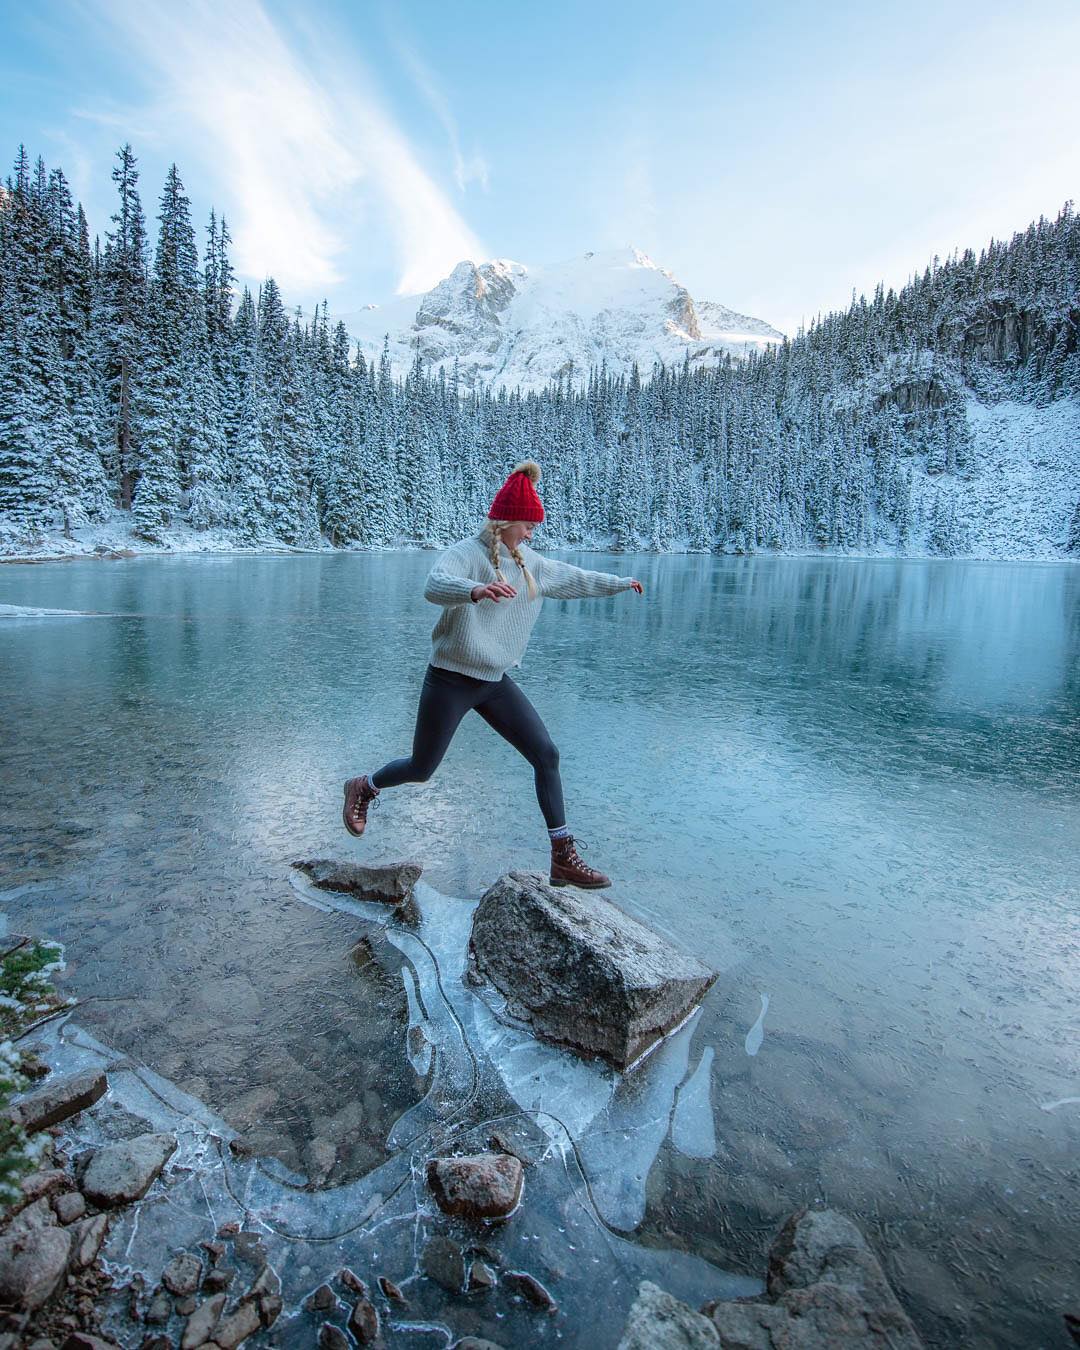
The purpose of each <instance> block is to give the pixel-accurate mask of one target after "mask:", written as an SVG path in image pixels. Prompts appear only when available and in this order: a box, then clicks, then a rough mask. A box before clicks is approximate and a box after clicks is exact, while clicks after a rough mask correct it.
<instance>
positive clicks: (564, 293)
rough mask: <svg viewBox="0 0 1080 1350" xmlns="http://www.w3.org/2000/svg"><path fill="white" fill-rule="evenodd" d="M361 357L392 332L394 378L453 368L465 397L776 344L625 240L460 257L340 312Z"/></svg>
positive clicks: (713, 358)
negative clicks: (411, 371)
mask: <svg viewBox="0 0 1080 1350" xmlns="http://www.w3.org/2000/svg"><path fill="white" fill-rule="evenodd" d="M336 317H337V318H338V319H340V320H341V322H342V323H344V324H345V327H346V329H347V330H348V332H349V334H350V336H351V337H352V339H353V341H354V342H355V343H356V344H358V345H359V347H360V350H361V351H362V352H363V353H364V355H365V357H366V358H367V359H369V360H378V359H379V358H380V356H381V354H382V351H383V343H384V337H386V336H387V335H388V337H389V356H390V364H391V370H392V372H393V373H394V374H395V375H397V374H403V373H404V372H405V370H407V369H408V368H409V367H410V366H411V365H412V364H413V363H414V361H415V359H416V357H417V355H419V357H420V359H421V361H422V362H423V365H424V367H425V369H426V370H427V371H428V373H438V370H439V369H440V367H441V368H443V369H444V370H445V372H446V374H447V375H448V376H449V375H451V374H452V371H453V366H454V361H455V359H456V361H457V366H458V378H459V381H460V385H461V387H462V388H463V389H465V390H470V389H474V388H477V387H479V386H480V385H489V386H495V387H499V386H507V387H509V388H514V387H517V386H520V387H521V388H522V390H523V391H526V392H528V391H531V390H539V389H542V388H544V387H546V386H547V385H548V384H549V383H550V382H551V381H552V380H558V379H562V378H567V379H570V380H571V381H573V382H575V383H577V384H584V383H585V382H586V381H587V379H588V373H589V370H590V368H592V367H597V366H600V365H601V364H603V365H606V367H607V369H608V370H609V371H610V372H611V373H612V374H615V375H618V374H626V375H628V374H629V373H630V370H631V369H632V367H633V366H634V365H635V364H636V365H637V366H638V369H639V372H640V373H641V376H642V378H643V379H647V378H648V376H649V375H650V373H651V371H652V367H653V364H654V362H658V361H659V362H663V363H664V364H666V365H672V364H681V363H682V361H683V360H684V359H686V358H689V361H690V364H691V366H694V365H703V364H704V365H715V364H718V363H719V362H721V361H722V360H723V359H724V357H725V356H729V355H730V356H732V357H734V358H736V359H744V358H745V357H746V356H747V355H748V354H749V353H750V352H751V351H761V350H763V349H764V348H765V347H766V346H768V345H769V344H772V343H779V342H782V341H783V340H784V334H783V333H781V332H780V331H779V330H778V329H776V328H774V327H772V325H770V324H768V323H766V322H765V320H763V319H758V318H754V317H752V316H750V315H745V314H740V313H739V312H738V311H736V310H733V309H731V308H729V307H728V306H726V305H721V304H719V303H717V302H715V301H709V300H698V301H695V300H694V298H693V297H692V296H691V294H690V292H689V290H688V289H687V288H686V287H685V286H683V285H682V284H681V283H680V282H679V281H678V279H677V278H676V277H675V275H674V274H673V273H672V272H671V271H670V270H669V269H667V268H663V267H659V266H658V265H657V264H656V263H655V262H654V261H653V260H652V259H651V258H650V257H649V256H648V254H646V253H644V252H643V251H642V250H641V249H638V248H635V247H634V246H633V245H627V246H626V247H624V248H616V249H608V250H599V251H597V250H590V251H588V252H586V253H584V254H577V255H575V256H573V257H571V258H565V259H562V260H561V261H559V262H555V263H549V264H545V265H543V266H537V265H530V264H527V263H522V262H519V261H517V260H516V259H513V258H506V257H501V258H492V259H489V260H488V261H487V262H482V263H476V262H473V261H472V260H470V259H463V260H462V261H461V262H459V263H457V264H456V265H455V266H454V267H453V268H452V269H451V271H450V273H449V274H448V275H447V276H446V277H444V278H443V279H442V280H441V281H440V282H438V283H437V284H436V285H435V286H433V287H432V288H431V289H430V290H429V291H425V292H423V293H421V294H420V295H417V296H400V297H395V298H394V299H393V300H391V301H390V302H389V303H388V304H386V305H367V306H365V307H364V308H363V309H360V310H356V311H353V312H352V313H349V314H342V315H338V316H336Z"/></svg>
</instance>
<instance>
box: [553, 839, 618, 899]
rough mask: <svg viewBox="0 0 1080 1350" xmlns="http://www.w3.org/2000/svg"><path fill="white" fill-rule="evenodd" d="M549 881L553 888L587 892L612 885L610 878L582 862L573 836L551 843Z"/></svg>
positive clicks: (554, 840)
mask: <svg viewBox="0 0 1080 1350" xmlns="http://www.w3.org/2000/svg"><path fill="white" fill-rule="evenodd" d="M548 880H549V881H550V882H551V884H552V885H553V886H580V887H581V889H582V890H585V891H595V890H598V889H599V888H600V887H601V886H610V885H611V878H610V877H606V876H604V874H603V872H598V871H597V870H596V868H595V867H589V866H588V864H587V863H584V862H582V861H581V859H580V858H579V857H578V851H577V849H576V848H575V847H574V836H573V835H572V834H568V835H567V836H566V837H565V838H564V839H553V840H552V841H551V876H550V877H549V878H548Z"/></svg>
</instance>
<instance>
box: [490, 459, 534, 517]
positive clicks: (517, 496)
mask: <svg viewBox="0 0 1080 1350" xmlns="http://www.w3.org/2000/svg"><path fill="white" fill-rule="evenodd" d="M539 481H540V465H539V464H537V463H536V461H535V460H533V459H523V460H522V461H521V463H520V464H518V465H517V466H516V468H514V469H513V470H512V471H511V473H510V475H509V477H508V478H507V480H506V482H505V483H504V484H503V485H502V487H501V488H500V489H499V490H498V492H496V494H495V500H494V501H493V502H492V503H491V510H490V511H489V512H488V520H531V521H532V522H533V524H536V525H538V524H539V523H540V522H541V521H542V520H543V519H544V506H543V503H542V502H541V500H540V498H539V496H538V495H537V491H536V488H535V487H534V484H535V483H537V482H539Z"/></svg>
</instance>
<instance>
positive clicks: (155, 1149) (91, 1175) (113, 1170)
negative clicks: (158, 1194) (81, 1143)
mask: <svg viewBox="0 0 1080 1350" xmlns="http://www.w3.org/2000/svg"><path fill="white" fill-rule="evenodd" d="M175 1152H176V1139H175V1137H174V1136H173V1135H171V1134H140V1135H136V1137H135V1138H134V1139H125V1140H124V1141H123V1142H122V1143H119V1144H109V1145H107V1146H106V1147H105V1148H99V1149H95V1151H94V1153H93V1155H92V1157H91V1158H90V1163H89V1166H88V1167H87V1169H86V1171H85V1173H84V1174H83V1178H82V1193H83V1195H85V1196H86V1198H87V1199H88V1200H90V1201H91V1202H92V1203H93V1204H95V1205H101V1206H102V1207H108V1206H112V1205H126V1204H129V1203H130V1202H131V1201H132V1200H139V1199H141V1198H142V1196H144V1195H145V1194H146V1192H147V1191H148V1190H149V1189H150V1187H151V1185H152V1184H153V1181H154V1179H155V1177H157V1175H158V1173H159V1172H160V1171H161V1169H162V1168H163V1167H164V1166H165V1164H166V1162H167V1161H168V1160H169V1158H171V1157H172V1155H173V1154H174V1153H175Z"/></svg>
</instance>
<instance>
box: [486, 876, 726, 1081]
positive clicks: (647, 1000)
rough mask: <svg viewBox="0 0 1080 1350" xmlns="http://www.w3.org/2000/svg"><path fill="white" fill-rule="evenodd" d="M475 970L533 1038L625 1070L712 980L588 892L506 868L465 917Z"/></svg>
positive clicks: (690, 1006)
mask: <svg viewBox="0 0 1080 1350" xmlns="http://www.w3.org/2000/svg"><path fill="white" fill-rule="evenodd" d="M469 956H470V961H471V963H472V968H473V970H474V971H475V972H476V973H477V974H478V975H479V976H481V977H482V978H486V979H488V980H490V981H491V983H492V984H493V985H494V986H495V987H496V988H497V989H498V990H499V992H500V993H501V994H502V995H503V996H504V997H505V999H506V1002H507V1009H508V1011H509V1012H510V1013H511V1014H513V1015H514V1016H515V1017H519V1018H522V1019H523V1020H524V1021H526V1022H528V1023H529V1024H530V1026H531V1027H532V1029H533V1030H534V1031H535V1032H537V1034H539V1035H541V1036H544V1037H546V1038H548V1039H549V1040H553V1041H557V1042H558V1043H559V1044H561V1045H565V1046H567V1047H569V1048H570V1049H572V1050H575V1051H577V1052H578V1053H579V1054H581V1055H584V1056H586V1057H589V1058H592V1057H597V1056H598V1057H600V1058H602V1059H604V1060H606V1061H607V1062H608V1063H610V1064H613V1065H614V1066H615V1067H616V1068H617V1069H625V1068H626V1067H627V1066H628V1065H630V1064H632V1063H633V1062H634V1061H635V1060H636V1059H638V1058H639V1057H640V1056H641V1055H642V1054H644V1053H645V1051H646V1050H648V1049H649V1048H650V1046H652V1045H654V1044H655V1043H656V1042H657V1041H658V1040H660V1039H661V1038H662V1037H663V1036H665V1035H666V1034H667V1033H668V1032H669V1031H671V1030H672V1028H673V1027H676V1026H677V1025H678V1024H679V1023H680V1022H682V1021H683V1020H684V1018H686V1017H687V1016H688V1015H689V1013H690V1012H691V1011H692V1010H693V1009H694V1007H695V1006H696V1005H697V1004H698V1003H700V1001H701V999H702V998H703V997H704V995H705V993H706V992H707V991H708V989H709V987H710V986H711V985H712V983H713V982H714V981H715V979H716V978H717V974H716V972H715V971H713V970H710V969H709V967H708V966H706V965H705V964H704V963H703V962H701V961H699V960H698V958H697V957H696V956H691V955H690V953H689V952H684V951H683V950H682V949H681V948H679V947H676V946H675V945H674V944H673V943H672V942H669V941H668V939H667V938H663V937H661V936H660V935H659V934H657V933H654V932H653V931H652V929H650V928H647V927H646V926H645V925H644V924H642V923H639V922H638V921H637V920H636V919H632V918H631V917H630V916H629V915H628V914H624V913H623V911H622V910H621V909H619V908H618V907H617V906H616V905H614V904H612V902H611V901H610V900H608V899H606V898H605V897H604V896H601V895H600V894H598V892H596V891H587V892H586V891H580V890H578V889H577V888H576V887H573V886H565V887H556V886H551V885H549V884H548V882H547V881H546V880H545V879H544V877H543V876H541V875H540V874H539V873H536V872H507V873H505V874H504V875H503V876H501V877H500V878H499V879H498V881H496V882H495V884H494V885H492V886H490V887H489V888H488V889H487V890H486V891H485V892H484V894H483V895H482V896H481V898H480V903H479V904H478V905H477V907H476V911H475V913H474V914H473V923H472V936H471V938H470V941H469Z"/></svg>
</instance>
